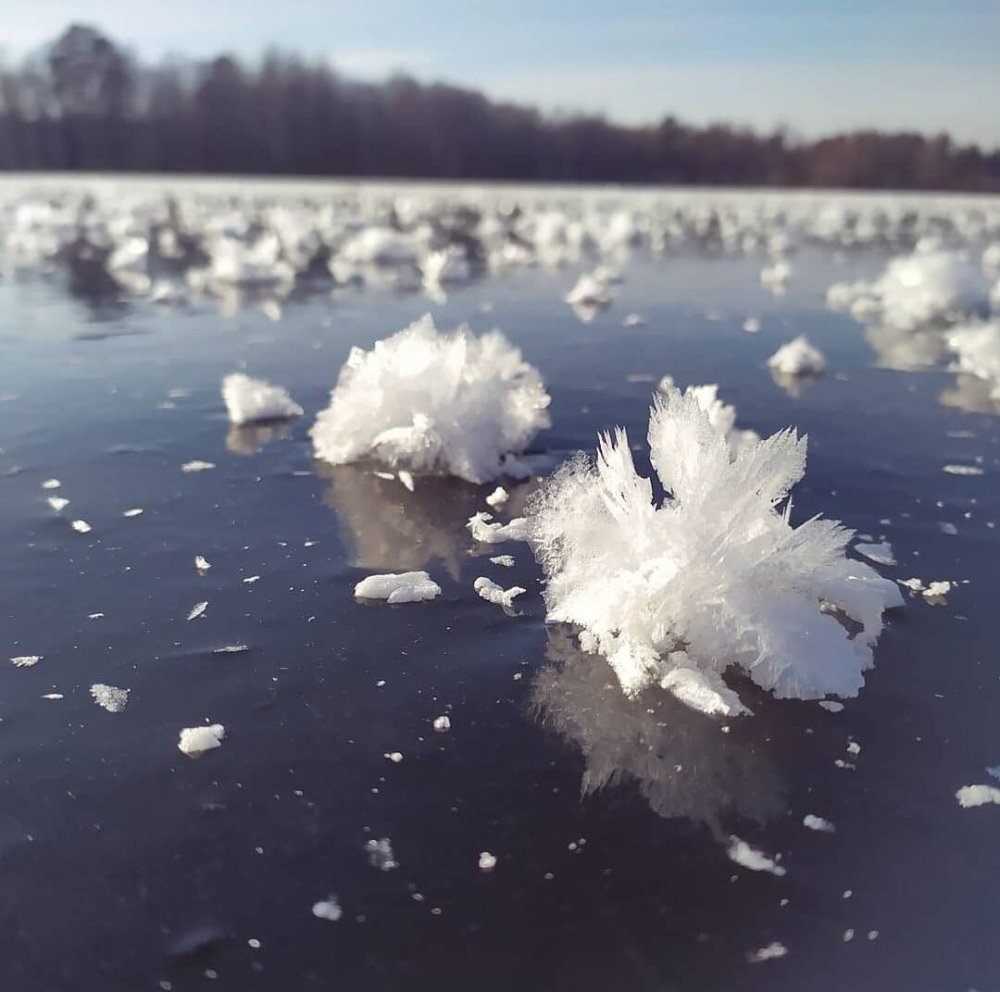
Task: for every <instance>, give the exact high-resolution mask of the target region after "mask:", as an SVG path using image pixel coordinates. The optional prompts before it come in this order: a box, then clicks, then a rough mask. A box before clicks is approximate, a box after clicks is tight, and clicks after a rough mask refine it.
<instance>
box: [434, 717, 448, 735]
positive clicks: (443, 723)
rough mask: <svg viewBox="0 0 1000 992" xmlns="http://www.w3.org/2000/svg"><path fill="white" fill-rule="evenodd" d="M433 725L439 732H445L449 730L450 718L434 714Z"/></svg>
mask: <svg viewBox="0 0 1000 992" xmlns="http://www.w3.org/2000/svg"><path fill="white" fill-rule="evenodd" d="M433 726H434V729H435V730H436V731H437V732H438V733H439V734H446V733H448V731H449V730H451V718H450V717H448V716H436V717H434V724H433Z"/></svg>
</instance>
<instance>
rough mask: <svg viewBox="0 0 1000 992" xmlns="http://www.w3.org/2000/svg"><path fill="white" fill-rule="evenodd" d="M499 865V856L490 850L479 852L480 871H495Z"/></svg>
mask: <svg viewBox="0 0 1000 992" xmlns="http://www.w3.org/2000/svg"><path fill="white" fill-rule="evenodd" d="M496 866H497V856H496V855H495V854H491V853H490V852H489V851H480V852H479V870H480V871H493V869H494V868H496Z"/></svg>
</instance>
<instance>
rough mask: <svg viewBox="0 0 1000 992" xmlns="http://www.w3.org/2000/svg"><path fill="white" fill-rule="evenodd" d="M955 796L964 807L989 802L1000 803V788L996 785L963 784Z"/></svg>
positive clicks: (970, 807)
mask: <svg viewBox="0 0 1000 992" xmlns="http://www.w3.org/2000/svg"><path fill="white" fill-rule="evenodd" d="M955 798H956V799H957V800H958V805H959V806H961V807H962V808H963V809H972V808H973V807H975V806H985V805H986V804H987V803H997V804H1000V789H998V788H997V787H996V786H994V785H963V786H962V788H961V789H959V790H958V792H956V793H955Z"/></svg>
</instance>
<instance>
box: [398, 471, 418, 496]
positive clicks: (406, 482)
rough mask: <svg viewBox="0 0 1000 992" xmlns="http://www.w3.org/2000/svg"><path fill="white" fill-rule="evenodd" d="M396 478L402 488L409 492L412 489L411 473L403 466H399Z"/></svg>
mask: <svg viewBox="0 0 1000 992" xmlns="http://www.w3.org/2000/svg"><path fill="white" fill-rule="evenodd" d="M396 478H398V479H399V481H400V482H401V483H402V484H403V488H404V489H408V490H409V491H410V492H411V493H412V492H413V491H414V489H415V486H414V484H413V473H412V472H407V471H406V469H405V468H401V469H400V470H399V471H398V472H397V473H396Z"/></svg>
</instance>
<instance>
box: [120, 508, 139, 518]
mask: <svg viewBox="0 0 1000 992" xmlns="http://www.w3.org/2000/svg"><path fill="white" fill-rule="evenodd" d="M142 514H143V509H142V507H141V506H136V507H133V508H132V509H131V510H126V511H125V512H124V513H123V514H122V516H123V517H129V518H131V517H141V516H142Z"/></svg>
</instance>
